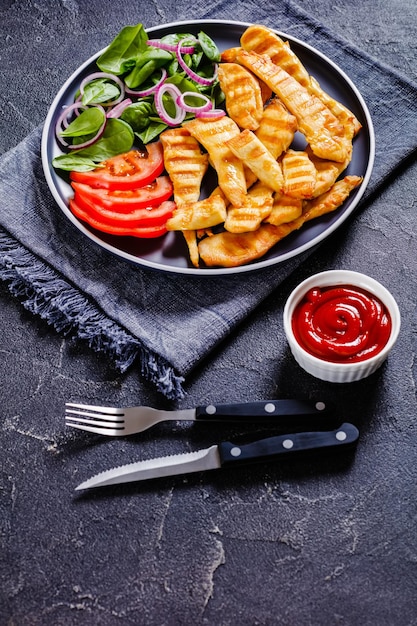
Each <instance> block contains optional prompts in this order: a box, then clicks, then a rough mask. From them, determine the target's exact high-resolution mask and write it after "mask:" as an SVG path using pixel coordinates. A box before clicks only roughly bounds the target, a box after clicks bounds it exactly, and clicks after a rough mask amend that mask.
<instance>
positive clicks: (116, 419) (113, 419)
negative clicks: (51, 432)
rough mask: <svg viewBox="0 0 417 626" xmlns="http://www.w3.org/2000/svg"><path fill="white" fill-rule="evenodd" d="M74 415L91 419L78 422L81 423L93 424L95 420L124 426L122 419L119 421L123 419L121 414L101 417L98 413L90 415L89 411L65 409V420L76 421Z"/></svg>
mask: <svg viewBox="0 0 417 626" xmlns="http://www.w3.org/2000/svg"><path fill="white" fill-rule="evenodd" d="M76 415H81V416H84V417H89V418H92V419H88V420H78V421H82V422H93V423H95V421H96V420H98V421H99V420H102V421H103V423H106V422H108V423H109V424H124V419H120V418H123V413H121V414H120V415H119V414H116V415H114V416H112V415H102V414H100V413H90V411H77V410H75V409H65V419H74V420H75V419H77V418H76V417H75V416H76Z"/></svg>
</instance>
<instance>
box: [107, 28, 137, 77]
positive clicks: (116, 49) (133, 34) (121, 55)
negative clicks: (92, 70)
mask: <svg viewBox="0 0 417 626" xmlns="http://www.w3.org/2000/svg"><path fill="white" fill-rule="evenodd" d="M147 41H148V35H147V34H146V32H145V30H144V28H143V25H142V24H137V25H136V26H125V28H123V29H122V30H121V31H120V33H119V34H118V35H117V36H116V37H115V38H114V39H113V41H112V43H111V44H110V45H109V47H108V48H107V49H106V50H105V51H104V52H103V54H102V55H101V56H100V57H99V58H98V60H97V65H98V67H99V68H100V69H101V71H102V72H110V73H111V74H116V75H117V76H119V75H120V74H124V73H126V72H128V71H130V70H132V69H133V67H134V66H135V63H136V59H137V58H138V56H139V55H140V54H141V53H142V52H145V50H147V48H148V46H147V44H146V42H147Z"/></svg>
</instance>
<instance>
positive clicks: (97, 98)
mask: <svg viewBox="0 0 417 626" xmlns="http://www.w3.org/2000/svg"><path fill="white" fill-rule="evenodd" d="M119 95H120V89H119V88H118V87H117V86H116V85H115V84H114V83H111V82H108V81H107V80H106V79H103V78H99V79H97V80H92V81H91V83H87V84H86V86H85V87H84V93H83V97H82V103H83V104H93V103H94V104H100V103H101V102H112V100H116V98H118V97H119Z"/></svg>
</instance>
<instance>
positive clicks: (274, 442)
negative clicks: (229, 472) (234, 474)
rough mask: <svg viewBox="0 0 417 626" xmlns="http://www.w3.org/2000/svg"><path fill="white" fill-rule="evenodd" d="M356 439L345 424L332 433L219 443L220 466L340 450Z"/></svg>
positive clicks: (352, 430)
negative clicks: (339, 448) (297, 454)
mask: <svg viewBox="0 0 417 626" xmlns="http://www.w3.org/2000/svg"><path fill="white" fill-rule="evenodd" d="M358 437H359V431H358V429H357V428H356V426H354V425H353V424H349V423H345V424H342V425H341V426H340V427H339V428H337V429H336V430H332V431H314V432H303V433H292V434H290V435H277V436H275V437H267V438H266V439H261V440H259V441H254V442H252V443H248V444H245V445H243V446H239V445H236V444H234V443H231V442H229V441H225V442H223V443H220V444H219V454H220V464H221V466H222V467H224V466H227V465H231V464H235V463H254V462H261V461H268V460H272V459H274V458H277V457H284V456H290V455H292V454H296V453H299V452H305V451H307V450H319V449H329V448H338V447H344V446H349V445H353V444H355V443H356V441H357V440H358Z"/></svg>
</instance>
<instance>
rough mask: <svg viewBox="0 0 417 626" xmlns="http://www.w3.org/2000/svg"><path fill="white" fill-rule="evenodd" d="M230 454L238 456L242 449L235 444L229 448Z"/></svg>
mask: <svg viewBox="0 0 417 626" xmlns="http://www.w3.org/2000/svg"><path fill="white" fill-rule="evenodd" d="M230 454H231V455H232V456H240V455H241V454H242V450H241V449H240V448H238V447H237V446H235V447H234V448H232V449H231V450H230Z"/></svg>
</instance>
